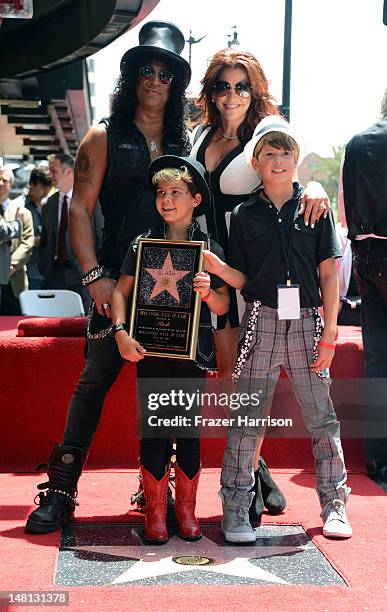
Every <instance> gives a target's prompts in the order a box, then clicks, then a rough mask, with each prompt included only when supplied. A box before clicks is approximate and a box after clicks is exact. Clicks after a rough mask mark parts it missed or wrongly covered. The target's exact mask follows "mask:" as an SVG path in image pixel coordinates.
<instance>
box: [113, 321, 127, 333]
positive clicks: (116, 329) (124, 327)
mask: <svg viewBox="0 0 387 612" xmlns="http://www.w3.org/2000/svg"><path fill="white" fill-rule="evenodd" d="M128 329H129V328H128V326H127V324H126V323H115V324H114V325H112V330H113V334H116V333H117V332H119V331H121V330H123V331H126V332H127V331H128Z"/></svg>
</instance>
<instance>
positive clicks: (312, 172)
mask: <svg viewBox="0 0 387 612" xmlns="http://www.w3.org/2000/svg"><path fill="white" fill-rule="evenodd" d="M344 149H345V145H338V146H337V147H332V151H333V157H320V155H317V154H316V153H311V154H309V155H307V156H306V157H305V159H304V160H303V162H302V164H301V167H300V168H299V177H300V180H301V183H303V184H304V185H306V183H307V182H308V181H319V182H320V183H321V184H322V185H323V187H324V189H325V191H326V192H327V194H328V196H329V199H330V201H331V206H332V209H333V212H334V215H335V218H336V220H337V218H338V216H337V193H338V189H339V176H340V164H341V159H342V157H343V154H344Z"/></svg>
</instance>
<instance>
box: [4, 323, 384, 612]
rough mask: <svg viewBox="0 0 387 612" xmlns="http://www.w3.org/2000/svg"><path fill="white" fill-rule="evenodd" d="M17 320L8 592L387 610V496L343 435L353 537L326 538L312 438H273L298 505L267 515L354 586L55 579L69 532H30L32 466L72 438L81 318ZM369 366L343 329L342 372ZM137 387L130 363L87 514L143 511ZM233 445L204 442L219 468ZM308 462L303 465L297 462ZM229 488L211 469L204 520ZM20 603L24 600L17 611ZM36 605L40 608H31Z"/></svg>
mask: <svg viewBox="0 0 387 612" xmlns="http://www.w3.org/2000/svg"><path fill="white" fill-rule="evenodd" d="M30 321H31V320H30ZM16 324H17V319H15V318H12V317H2V318H1V317H0V359H1V363H2V368H1V370H0V385H1V389H2V411H1V417H0V418H1V421H0V425H1V431H2V444H1V448H0V460H1V467H2V469H3V471H4V472H8V473H4V474H0V481H1V482H0V486H1V490H2V503H3V505H2V507H1V510H0V530H1V533H0V535H1V540H0V542H1V552H2V554H1V557H0V564H1V566H0V575H1V584H0V590H2V591H6V590H12V591H15V590H24V591H25V590H32V591H37V590H51V591H52V590H60V591H63V590H68V591H69V593H70V598H71V599H70V607H69V608H68V609H70V610H80V609H87V610H98V611H99V610H100V611H101V612H102V611H105V610H106V609H107V608H110V609H114V610H123V611H126V610H128V611H131V612H132V611H133V612H138V610H145V611H146V612H148V611H150V610H152V611H154V612H158V611H164V610H168V611H172V612H175V611H176V612H180V611H184V612H186V610H187V606H189V607H190V608H191V609H196V610H208V609H211V610H224V609H227V610H231V611H234V610H235V611H237V610H238V611H239V610H240V608H241V606H243V607H244V608H245V609H246V610H268V611H273V612H274V611H281V612H282V610H284V611H285V610H286V612H287V611H293V610H294V611H302V612H303V611H308V612H309V610H318V611H321V612H323V611H325V610H326V611H329V612H334V611H351V612H354V611H358V610H378V611H379V610H385V609H387V589H386V574H387V572H386V558H387V556H386V539H385V524H386V496H385V494H384V493H383V491H382V490H381V489H379V488H378V487H377V486H376V485H374V484H373V482H372V481H371V480H369V479H368V478H367V477H366V476H365V475H364V474H362V473H359V472H362V471H364V460H363V454H362V441H361V440H344V449H345V454H346V460H347V465H348V466H349V468H350V469H351V473H350V478H349V484H350V486H351V487H352V491H353V493H352V495H351V497H350V501H349V505H348V512H349V517H350V520H351V523H352V526H353V530H354V535H353V537H352V539H351V540H348V541H342V542H340V541H329V540H326V539H325V538H323V536H322V534H321V520H320V518H319V507H318V502H317V495H316V493H315V490H314V478H315V477H314V474H313V473H311V472H312V471H313V461H312V455H311V451H310V441H309V440H304V439H297V440H285V439H271V440H268V441H267V442H266V443H265V455H266V457H267V459H268V462H269V463H270V465H271V466H274V467H277V468H281V469H277V470H276V471H275V478H276V480H277V481H278V483H279V485H280V486H281V488H282V489H283V490H284V492H285V494H286V497H287V500H288V507H287V509H286V511H285V513H284V514H283V515H281V516H279V517H270V516H269V515H266V516H265V517H264V521H263V523H266V524H268V523H272V524H292V523H294V524H301V525H303V527H304V528H305V529H306V530H307V532H308V534H309V535H310V537H312V538H313V541H314V542H315V544H316V545H317V546H318V548H319V549H320V550H321V551H322V553H323V554H324V555H325V557H326V558H327V559H328V560H329V562H330V563H331V564H332V565H333V566H334V567H335V568H336V570H337V571H338V572H339V573H340V574H341V576H342V577H343V578H344V580H345V581H346V583H347V585H348V586H320V587H312V586H303V585H297V586H277V585H276V586H266V585H263V586H261V585H260V586H255V585H253V586H251V585H248V586H246V585H243V586H229V585H222V586H211V585H209V586H204V587H203V586H201V587H200V588H199V587H198V586H197V585H193V584H192V585H185V586H183V587H182V586H177V585H170V586H163V587H156V586H154V587H144V586H135V585H131V586H126V587H122V586H108V587H77V588H66V589H64V588H63V587H60V588H57V587H55V585H54V575H55V568H56V562H57V556H58V544H59V534H58V533H55V534H49V535H46V536H32V535H26V534H25V533H24V523H25V518H26V516H27V514H28V513H29V512H30V510H31V508H32V505H30V504H32V497H33V495H34V491H36V489H35V485H36V484H37V483H38V482H42V480H44V476H42V475H36V474H25V473H22V471H23V470H24V471H31V470H32V469H33V467H34V466H35V464H36V463H38V462H40V461H44V460H45V459H46V457H47V455H48V452H49V450H50V448H51V446H52V443H53V442H55V441H57V440H60V439H61V436H62V432H63V425H64V421H65V415H66V408H67V403H68V400H69V398H70V396H71V394H72V391H73V387H74V385H75V383H76V382H77V380H78V376H79V372H80V369H81V367H82V363H83V357H82V355H83V339H82V337H81V336H80V334H81V333H82V322H77V323H75V324H74V325H73V326H71V325H70V329H69V328H68V325H69V322H68V321H67V322H66V323H61V324H60V325H59V327H60V331H59V332H58V326H56V328H55V329H52V327H53V323H52V322H49V323H44V321H42V320H35V323H29V322H28V321H25V320H24V322H23V323H22V324H21V325H20V332H19V333H20V334H22V333H23V335H20V336H19V337H16ZM75 326H76V327H77V333H78V334H79V335H78V337H70V336H67V334H68V333H71V334H74V333H75V332H74V329H75ZM30 333H34V335H33V336H31V335H29V334H30ZM52 333H55V334H57V335H56V337H55V336H51V335H50V334H52ZM59 335H60V336H61V337H58V336H59ZM362 367H363V362H362V346H361V336H360V331H359V329H358V328H340V336H339V346H338V349H337V353H336V357H335V361H334V364H333V368H332V375H333V377H336V378H337V377H339V378H340V377H341V378H360V377H361V376H362ZM133 386H134V369H133V368H132V367H130V366H126V367H125V368H124V369H123V372H122V374H121V375H120V378H119V380H118V381H117V383H116V385H115V386H114V387H113V388H112V390H111V392H110V393H109V396H108V398H107V401H106V405H105V410H104V415H103V418H102V422H101V425H100V428H99V430H98V433H97V435H96V439H95V441H94V444H93V448H92V451H91V455H90V461H89V464H88V466H89V468H90V467H91V468H92V467H101V468H104V471H86V472H85V473H84V475H83V476H82V478H81V481H80V486H79V500H80V503H81V506H80V507H79V508H77V512H76V520H77V521H78V522H85V523H90V524H91V523H95V522H97V523H130V522H134V521H141V520H142V518H141V516H139V515H138V514H136V513H130V514H128V507H129V497H130V494H131V492H132V491H133V490H135V489H136V488H137V480H136V474H137V472H136V471H133V470H132V471H128V470H126V469H123V468H127V467H134V466H135V465H136V457H137V443H136V441H135V440H134V436H133V431H134V410H133V401H132V399H133V397H132V389H133ZM223 445H224V441H223V440H203V441H202V455H203V462H204V465H206V466H218V465H220V463H221V458H222V449H223ZM301 467H303V468H304V469H297V468H301ZM108 468H120V469H110V470H109V469H108ZM9 472H13V473H9ZM218 488H219V470H216V469H207V470H204V471H203V476H202V478H201V481H200V485H199V495H198V516H199V517H200V519H201V520H202V521H208V522H211V521H219V519H220V511H221V508H220V500H219V498H218V496H217V490H218ZM2 609H5V608H2ZM16 609H19V607H18V606H16V607H12V608H10V610H16ZM20 609H21V607H20ZM24 609H25V607H23V610H24ZM29 609H32V610H34V609H36V610H38V609H39V610H40V609H41V608H40V607H39V608H35V607H33V606H30V607H29ZM50 609H53V607H50ZM58 609H63V608H59V607H58Z"/></svg>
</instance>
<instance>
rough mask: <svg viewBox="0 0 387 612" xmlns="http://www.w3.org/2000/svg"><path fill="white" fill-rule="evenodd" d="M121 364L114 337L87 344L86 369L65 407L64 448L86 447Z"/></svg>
mask: <svg viewBox="0 0 387 612" xmlns="http://www.w3.org/2000/svg"><path fill="white" fill-rule="evenodd" d="M123 364H124V360H123V359H122V357H121V355H120V353H119V351H118V348H117V344H116V342H115V340H114V338H103V339H101V340H89V341H88V347H87V357H86V362H85V366H84V368H83V371H82V373H81V377H80V379H79V383H78V384H77V386H76V388H75V391H74V394H73V396H72V398H71V400H70V404H69V408H68V414H67V423H66V429H65V432H64V444H65V446H75V447H78V448H82V449H84V450H87V449H88V448H89V446H90V444H91V441H92V439H93V435H94V432H95V430H96V429H97V426H98V423H99V421H100V418H101V413H102V407H103V403H104V400H105V396H106V394H107V392H108V391H109V389H110V387H111V386H112V385H113V383H114V382H115V380H116V378H117V376H118V374H119V373H120V371H121V368H122V366H123Z"/></svg>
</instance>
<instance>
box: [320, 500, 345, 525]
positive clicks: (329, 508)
mask: <svg viewBox="0 0 387 612" xmlns="http://www.w3.org/2000/svg"><path fill="white" fill-rule="evenodd" d="M322 516H323V519H324V522H328V521H332V520H339V521H342V522H343V523H346V522H347V518H346V515H345V505H344V502H342V501H341V500H340V499H334V500H333V501H331V502H329V503H328V504H327V505H326V506H325V508H324V510H323V512H322Z"/></svg>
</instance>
